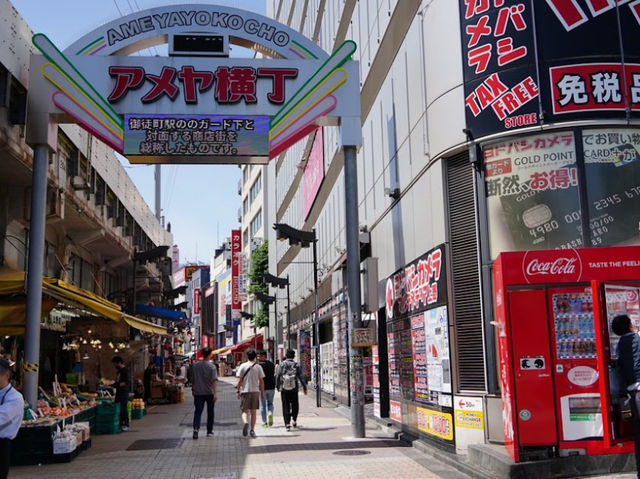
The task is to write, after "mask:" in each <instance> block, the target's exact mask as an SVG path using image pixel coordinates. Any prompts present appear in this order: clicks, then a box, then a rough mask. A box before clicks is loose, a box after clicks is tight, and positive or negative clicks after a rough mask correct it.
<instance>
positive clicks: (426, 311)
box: [386, 245, 453, 441]
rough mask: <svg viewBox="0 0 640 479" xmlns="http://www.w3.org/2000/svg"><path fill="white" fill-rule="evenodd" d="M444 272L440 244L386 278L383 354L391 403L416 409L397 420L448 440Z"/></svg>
mask: <svg viewBox="0 0 640 479" xmlns="http://www.w3.org/2000/svg"><path fill="white" fill-rule="evenodd" d="M445 271H446V268H445V248H444V245H440V246H438V247H437V248H434V249H432V250H431V251H428V252H427V253H425V254H424V255H422V256H421V257H419V258H417V259H416V260H414V261H413V262H411V263H409V264H408V265H406V266H405V267H404V268H402V269H400V270H398V271H396V272H395V273H394V274H393V275H392V276H391V277H389V278H388V279H387V285H386V317H387V353H388V360H389V396H390V398H391V399H392V400H393V401H391V403H396V404H400V405H402V404H405V405H406V406H407V408H409V409H410V410H412V411H415V413H414V415H409V416H403V417H401V418H400V419H396V420H398V421H401V422H403V423H404V424H407V425H408V426H410V427H412V428H414V429H416V430H418V431H422V432H424V433H426V434H429V435H431V436H435V437H438V438H440V439H444V440H446V441H452V440H453V422H452V418H453V416H452V414H453V409H452V406H453V403H452V389H451V364H450V354H449V322H448V315H447V306H446V302H447V289H446V288H447V281H446V274H445ZM418 405H419V406H420V407H417V406H418ZM392 409H393V408H392ZM396 409H398V410H401V409H402V408H401V407H399V408H396ZM391 417H392V419H395V418H394V417H393V415H392V416H391ZM411 418H413V419H415V420H416V421H417V422H413V419H411Z"/></svg>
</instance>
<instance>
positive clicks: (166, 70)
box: [29, 4, 361, 164]
mask: <svg viewBox="0 0 640 479" xmlns="http://www.w3.org/2000/svg"><path fill="white" fill-rule="evenodd" d="M194 28H195V29H197V32H198V33H197V34H195V33H193V32H194ZM204 34H210V35H209V36H210V37H215V40H216V41H217V43H219V44H220V45H221V49H219V51H211V52H209V54H208V55H207V56H206V57H205V55H206V54H207V52H205V51H203V50H202V49H197V48H196V46H195V45H194V47H193V48H196V50H197V51H196V50H190V49H189V46H188V45H187V44H188V43H189V42H188V41H185V37H186V36H189V35H190V36H191V37H194V36H197V35H204ZM192 39H193V38H192ZM229 41H235V42H236V43H240V44H242V45H243V46H249V47H252V48H254V49H256V50H260V51H262V52H264V53H265V54H266V55H265V57H263V58H227V53H228V51H225V48H224V45H227V44H228V43H229ZM165 42H168V43H169V48H170V52H171V56H170V57H159V56H156V57H143V56H126V55H128V54H130V53H134V52H136V51H140V50H142V49H144V48H148V47H149V45H153V44H158V43H165ZM33 44H34V46H35V47H36V48H37V49H38V50H39V51H40V53H41V55H34V56H33V57H32V62H31V68H30V72H31V78H30V87H31V88H30V97H31V98H30V101H29V114H30V115H34V116H40V117H42V116H43V115H48V116H49V118H51V119H53V120H54V121H58V122H75V123H78V124H79V125H80V126H82V127H83V128H85V129H86V130H87V131H89V132H90V133H92V134H93V135H95V136H96V137H98V138H100V139H101V140H102V141H103V142H105V143H106V144H108V145H109V146H111V147H113V148H114V149H115V150H116V151H118V152H121V153H123V154H124V155H125V156H127V158H128V159H129V161H131V162H132V163H235V164H240V163H266V162H268V160H269V159H270V158H274V157H275V156H277V155H279V154H280V153H281V152H283V151H285V150H286V149H287V148H288V147H289V146H291V145H293V144H294V143H296V142H297V141H299V140H300V139H301V138H303V137H305V136H307V135H308V134H310V133H312V132H313V131H315V130H316V129H317V128H318V126H319V125H324V124H327V125H340V126H341V129H342V130H343V131H342V133H343V135H342V136H343V137H344V138H345V140H348V141H354V140H352V138H353V139H358V138H360V136H361V135H360V126H359V125H360V121H359V116H360V105H359V98H360V95H359V81H358V76H359V69H358V65H357V63H356V62H354V61H351V56H352V55H353V53H354V52H355V50H356V44H355V43H354V42H352V41H345V42H344V43H343V44H342V45H340V46H339V47H338V48H337V49H336V50H335V51H334V52H333V53H332V54H331V55H329V54H327V53H326V52H324V51H322V50H321V49H320V48H319V47H318V46H317V45H316V44H315V43H313V42H312V41H311V40H309V39H308V38H305V37H304V36H303V35H301V34H300V33H298V32H296V31H295V30H293V29H291V28H289V27H287V26H286V25H283V24H281V23H278V22H276V21H274V20H272V19H269V18H266V17H263V16H261V15H256V14H254V13H251V12H246V11H243V10H239V9H235V8H229V7H220V6H215V5H192V4H190V5H177V6H169V7H161V8H153V9H149V10H145V11H141V12H138V13H135V14H132V15H129V16H127V17H123V18H120V19H118V20H115V21H113V22H110V23H107V24H105V25H103V26H101V27H99V28H97V29H96V30H94V31H92V32H90V33H89V34H87V35H85V36H84V37H82V38H81V39H79V40H78V41H77V42H75V43H74V44H73V45H71V46H70V47H69V48H67V49H66V50H65V51H64V53H63V52H61V51H60V50H58V48H56V46H55V45H54V44H53V43H51V41H50V40H49V39H48V38H47V37H46V36H45V35H43V34H36V35H34V37H33ZM212 45H213V43H212ZM199 47H202V45H199ZM269 56H272V57H274V58H277V59H270V58H268V57H269ZM212 113H213V114H212ZM355 120H358V121H355ZM40 129H42V126H40ZM29 135H30V137H34V138H30V141H31V140H33V141H35V139H36V138H35V137H39V136H42V135H44V132H42V131H31V132H30V133H29ZM355 142H356V143H358V144H359V142H360V140H357V141H355Z"/></svg>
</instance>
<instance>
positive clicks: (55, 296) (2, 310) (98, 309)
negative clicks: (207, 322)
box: [0, 271, 167, 335]
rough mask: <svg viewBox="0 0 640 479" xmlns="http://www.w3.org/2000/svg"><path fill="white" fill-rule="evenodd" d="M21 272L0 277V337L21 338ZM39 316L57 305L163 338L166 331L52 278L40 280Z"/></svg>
mask: <svg viewBox="0 0 640 479" xmlns="http://www.w3.org/2000/svg"><path fill="white" fill-rule="evenodd" d="M24 276H25V275H24V272H22V271H17V272H12V273H5V274H2V275H0V334H5V335H9V334H24V332H25V331H24V328H25V320H26V312H25V309H26V307H25V303H26V292H25V282H24ZM42 294H43V296H44V297H43V300H42V316H43V317H44V316H46V315H47V314H48V313H49V311H51V310H52V309H53V308H54V307H55V306H56V304H57V303H58V302H61V303H65V304H69V305H71V306H76V307H79V308H81V309H85V310H87V311H89V312H91V313H93V314H96V315H98V316H102V317H105V318H108V319H112V320H114V321H121V320H124V321H125V322H126V323H127V324H129V325H130V326H132V327H134V328H136V329H139V330H141V331H146V332H150V333H154V334H167V329H166V328H164V327H162V326H158V325H155V324H153V323H150V322H148V321H145V320H143V319H140V318H137V317H135V316H130V315H128V314H126V313H124V312H123V311H122V308H121V307H120V305H118V304H116V303H112V302H111V301H108V300H107V299H105V298H103V297H101V296H98V295H97V294H95V293H92V292H91V291H87V290H86V289H82V288H78V287H76V286H73V285H72V284H69V283H66V282H64V281H62V280H59V279H55V278H46V277H45V278H42Z"/></svg>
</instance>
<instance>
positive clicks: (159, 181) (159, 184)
mask: <svg viewBox="0 0 640 479" xmlns="http://www.w3.org/2000/svg"><path fill="white" fill-rule="evenodd" d="M154 177H155V187H156V188H155V194H156V197H155V200H156V218H157V219H158V221H160V218H161V216H162V204H161V189H162V171H161V169H160V165H156V168H155V175H154Z"/></svg>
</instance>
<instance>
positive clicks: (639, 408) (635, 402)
mask: <svg viewBox="0 0 640 479" xmlns="http://www.w3.org/2000/svg"><path fill="white" fill-rule="evenodd" d="M611 330H612V331H613V332H614V333H615V334H617V335H618V336H620V339H619V340H618V366H619V367H620V369H621V372H622V377H623V378H624V385H625V387H626V389H627V392H628V393H629V395H630V396H631V424H632V426H633V440H634V443H635V450H636V467H637V473H638V479H640V393H639V392H638V389H640V336H638V334H637V333H636V332H634V331H633V328H632V326H631V319H630V318H629V316H627V315H626V314H622V315H620V316H616V317H615V318H613V321H612V322H611Z"/></svg>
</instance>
